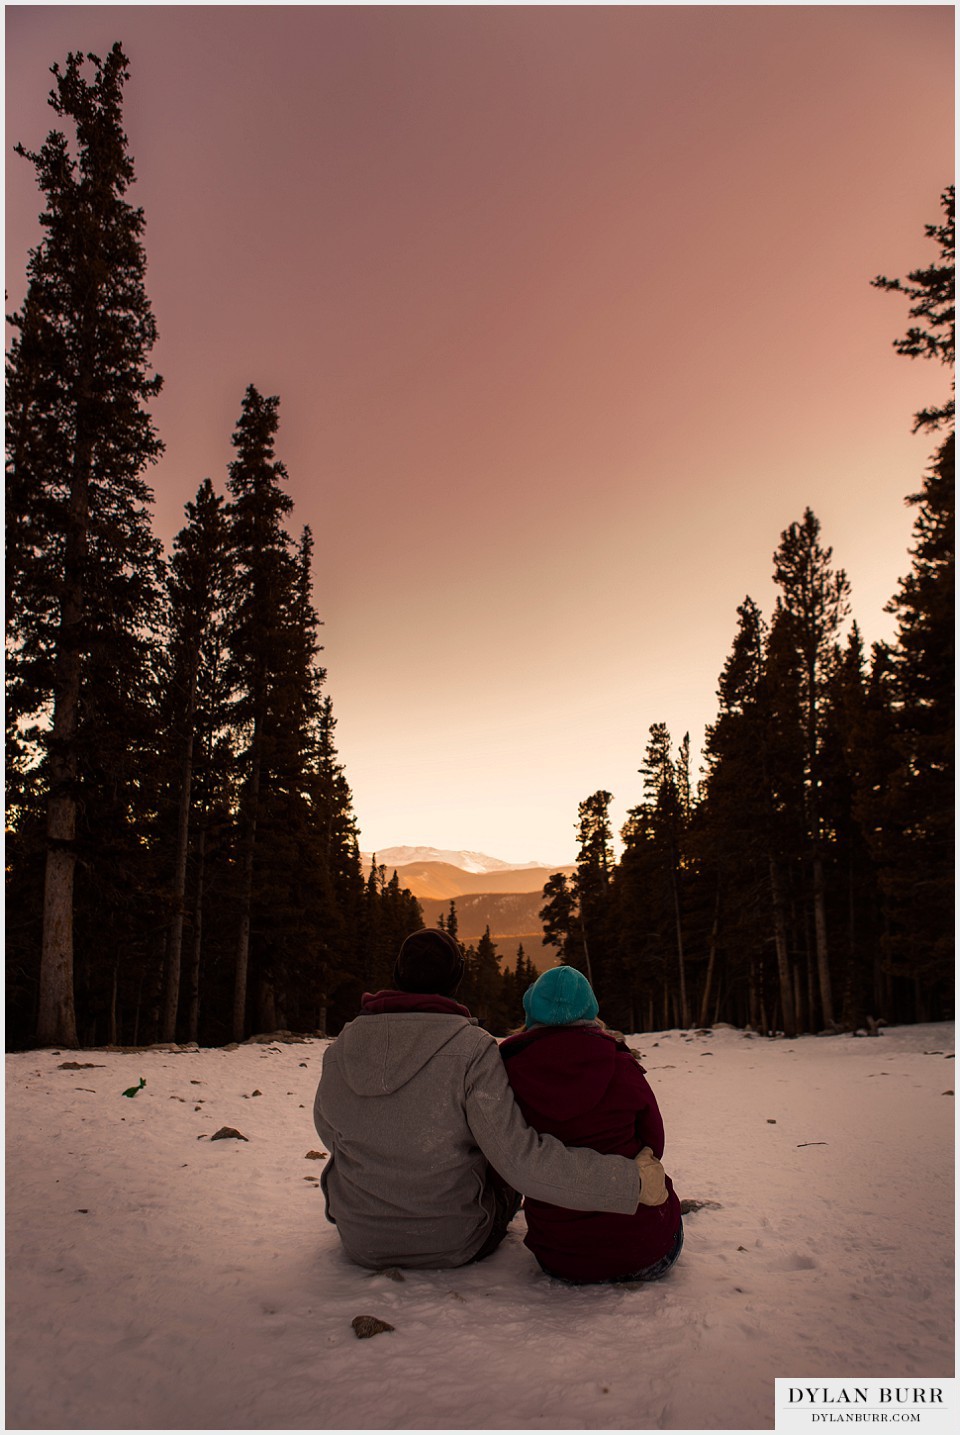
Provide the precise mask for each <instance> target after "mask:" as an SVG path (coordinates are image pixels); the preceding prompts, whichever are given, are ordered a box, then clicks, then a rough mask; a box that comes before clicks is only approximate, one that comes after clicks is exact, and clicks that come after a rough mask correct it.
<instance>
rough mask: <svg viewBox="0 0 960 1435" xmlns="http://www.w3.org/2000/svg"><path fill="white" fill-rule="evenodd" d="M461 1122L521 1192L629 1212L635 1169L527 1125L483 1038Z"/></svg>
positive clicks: (576, 1206)
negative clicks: (463, 1117) (465, 1116)
mask: <svg viewBox="0 0 960 1435" xmlns="http://www.w3.org/2000/svg"><path fill="white" fill-rule="evenodd" d="M465 1097H466V1114H467V1122H468V1124H469V1126H470V1130H471V1131H472V1133H473V1135H474V1138H475V1140H476V1143H477V1145H478V1146H479V1147H480V1150H481V1151H482V1152H483V1154H484V1156H486V1158H487V1160H488V1161H489V1162H490V1164H491V1166H493V1167H494V1168H495V1169H496V1170H497V1171H498V1172H499V1174H500V1175H501V1176H502V1177H503V1179H504V1180H505V1181H506V1182H508V1183H509V1185H511V1186H513V1187H514V1188H515V1189H516V1190H518V1191H522V1192H523V1194H524V1195H525V1196H532V1197H533V1199H534V1200H536V1201H546V1202H548V1203H549V1204H551V1205H554V1206H566V1207H568V1208H569V1209H570V1210H574V1211H614V1212H617V1213H619V1214H620V1215H625V1216H631V1215H633V1213H634V1211H635V1210H636V1209H637V1205H638V1203H639V1198H640V1172H639V1170H638V1169H637V1167H636V1165H635V1164H634V1162H633V1161H632V1160H630V1158H629V1157H626V1156H602V1155H600V1153H599V1152H598V1151H593V1150H591V1149H590V1148H589V1147H586V1146H576V1147H573V1146H564V1145H563V1143H562V1142H560V1141H557V1140H556V1138H555V1137H553V1136H541V1135H539V1134H538V1133H537V1132H536V1131H534V1130H533V1128H532V1127H531V1126H528V1125H527V1123H526V1122H525V1121H524V1119H523V1116H522V1115H521V1113H520V1108H519V1107H518V1106H517V1103H516V1100H515V1098H514V1095H513V1091H512V1089H511V1086H510V1082H509V1081H508V1079H507V1074H506V1071H505V1069H504V1065H503V1062H502V1060H501V1059H500V1052H499V1050H498V1049H497V1044H496V1042H495V1041H492V1040H490V1041H487V1042H484V1043H483V1044H482V1045H481V1046H479V1047H478V1049H477V1053H476V1055H475V1057H474V1058H473V1060H472V1061H471V1062H470V1064H469V1065H468V1067H467V1070H466V1077H465Z"/></svg>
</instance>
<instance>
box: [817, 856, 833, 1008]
mask: <svg viewBox="0 0 960 1435" xmlns="http://www.w3.org/2000/svg"><path fill="white" fill-rule="evenodd" d="M813 929H814V936H815V940H816V946H817V975H818V977H819V982H820V1006H821V1008H822V1011H823V1024H824V1026H826V1027H828V1028H832V1027H834V1026H835V1025H836V1023H835V1022H834V1019H833V991H832V988H831V984H830V957H829V953H828V951H827V912H826V893H825V890H824V880H823V859H822V857H821V856H820V853H819V852H815V853H814V855H813Z"/></svg>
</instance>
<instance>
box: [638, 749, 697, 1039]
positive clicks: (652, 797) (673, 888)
mask: <svg viewBox="0 0 960 1435" xmlns="http://www.w3.org/2000/svg"><path fill="white" fill-rule="evenodd" d="M689 742H690V739H689V735H688V736H687V737H685V739H684V745H683V747H682V749H681V757H682V762H683V763H685V764H686V767H685V771H686V791H685V792H684V790H683V785H682V784H681V781H680V778H679V776H678V768H677V764H676V763H675V762H674V760H673V758H672V756H671V742H670V734H669V732H668V731H667V727H666V724H665V723H653V725H652V726H651V728H650V738H649V741H648V743H647V751H646V756H645V758H644V764H643V767H642V768H641V769H640V771H641V772H642V773H643V786H644V808H645V820H646V824H647V827H648V830H649V832H650V837H651V839H652V842H653V845H654V848H655V849H656V851H657V853H658V856H659V860H660V865H661V871H662V873H663V876H664V878H665V881H666V886H667V890H668V892H669V906H670V910H671V916H672V925H673V938H674V942H675V947H676V959H677V975H678V978H679V996H680V1021H681V1025H682V1026H684V1027H688V1026H689V1025H690V1006H689V1002H688V1000H687V977H686V960H685V956H684V943H683V917H682V912H681V891H680V889H681V881H682V869H683V862H684V838H685V835H686V831H687V825H688V821H689V807H690V790H689V752H690V749H689Z"/></svg>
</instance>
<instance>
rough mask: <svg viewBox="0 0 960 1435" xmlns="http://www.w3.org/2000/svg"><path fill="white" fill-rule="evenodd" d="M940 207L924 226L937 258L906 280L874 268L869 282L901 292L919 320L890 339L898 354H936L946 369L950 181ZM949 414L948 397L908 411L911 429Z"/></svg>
mask: <svg viewBox="0 0 960 1435" xmlns="http://www.w3.org/2000/svg"><path fill="white" fill-rule="evenodd" d="M940 207H941V209H942V210H943V222H942V223H941V224H927V225H925V226H924V230H925V233H926V235H927V238H928V239H933V240H935V241H936V243H937V244H938V245H939V247H940V257H939V261H938V262H936V263H933V264H928V265H927V266H926V267H925V268H922V269H914V270H913V271H912V273H910V274H908V275H907V278H906V280H903V279H888V278H887V277H886V276H885V275H883V274H878V275H877V277H876V279H874V280H873V281H872V283H873V285H874V287H875V288H877V289H886V290H888V291H889V292H890V293H894V294H903V295H904V296H905V297H906V298H907V299H909V300H910V301H911V304H910V317H911V319H919V320H921V321H922V322H921V323H920V324H914V325H912V326H911V327H910V328H909V329H908V330H907V332H906V334H905V335H904V337H903V338H902V339H895V340H894V348H895V349H896V351H897V353H898V354H904V355H906V357H907V358H909V359H916V358H921V359H937V360H939V362H940V363H941V364H946V365H947V367H948V368H950V369H951V370H952V369H953V366H954V363H955V362H956V319H955V314H956V308H955V303H956V301H955V296H954V268H955V264H956V224H955V218H954V187H953V185H952V184H951V185H949V186H948V187H947V188H946V189H945V190H944V191H943V194H942V195H941V196H940ZM952 387H953V384H952V382H951V388H952ZM953 415H954V401H953V399H950V400H948V402H947V403H945V404H938V405H937V406H936V407H934V408H928V409H921V410H920V412H919V413H918V414H915V415H914V422H913V431H914V433H916V432H917V430H918V429H938V428H941V427H942V426H943V425H944V424H948V425H949V426H950V427H951V428H952V426H953Z"/></svg>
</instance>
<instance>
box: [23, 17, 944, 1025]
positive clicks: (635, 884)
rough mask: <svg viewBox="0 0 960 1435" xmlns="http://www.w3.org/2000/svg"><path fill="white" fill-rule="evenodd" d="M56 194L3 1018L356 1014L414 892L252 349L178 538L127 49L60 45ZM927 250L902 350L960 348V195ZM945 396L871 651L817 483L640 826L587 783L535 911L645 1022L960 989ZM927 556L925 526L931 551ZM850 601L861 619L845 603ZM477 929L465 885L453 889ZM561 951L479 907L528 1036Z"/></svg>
mask: <svg viewBox="0 0 960 1435" xmlns="http://www.w3.org/2000/svg"><path fill="white" fill-rule="evenodd" d="M52 73H53V76H54V88H53V90H52V92H51V95H50V104H51V106H52V107H53V110H54V112H55V114H56V116H57V118H58V121H59V122H60V123H62V124H63V125H64V127H65V129H67V130H69V134H66V133H64V132H63V131H62V130H60V129H55V130H53V131H52V132H51V133H50V134H49V135H48V136H47V139H46V142H45V143H44V145H43V146H42V147H41V149H40V150H39V151H38V152H36V153H34V152H29V151H27V150H25V149H24V148H23V147H22V146H18V147H17V153H18V154H19V155H20V156H21V157H22V158H23V159H25V160H26V161H27V162H28V163H30V164H31V165H32V166H33V167H34V170H35V172H36V178H37V183H38V186H39V189H40V191H41V193H42V194H43V196H44V198H45V208H44V210H43V212H42V214H41V219H40V222H41V225H42V227H43V235H42V238H41V240H40V242H39V244H38V245H37V247H36V248H35V249H34V250H32V251H31V253H30V256H29V261H28V267H27V278H28V288H27V293H26V298H25V300H24V302H23V305H22V307H21V308H20V310H19V311H18V312H17V313H16V314H14V315H12V316H10V319H9V322H10V324H11V326H12V330H13V335H12V339H11V343H10V346H9V349H8V352H7V467H6V506H7V534H6V585H7V586H6V600H7V607H6V614H7V619H6V621H7V627H6V698H7V707H6V722H7V727H6V739H7V742H6V751H7V770H6V771H7V849H6V852H7V863H6V871H7V893H6V895H7V926H6V932H7V940H6V971H7V1042H8V1045H9V1046H13V1047H24V1046H30V1045H41V1046H51V1045H55V1046H63V1047H74V1046H77V1045H83V1046H92V1045H99V1044H122V1045H131V1046H136V1045H142V1044H148V1043H153V1042H157V1041H165V1042H170V1041H180V1042H200V1043H202V1044H207V1045H209V1044H219V1043H226V1042H230V1041H241V1040H244V1039H246V1038H247V1037H249V1036H250V1035H251V1034H253V1033H262V1032H272V1031H276V1030H282V1029H288V1030H290V1031H296V1032H325V1031H326V1032H330V1033H334V1032H336V1031H338V1030H339V1028H340V1027H341V1026H342V1025H343V1023H344V1022H345V1021H347V1020H349V1019H350V1018H351V1017H353V1016H354V1015H355V1014H356V1011H357V1009H358V1006H359V1000H360V995H361V993H362V992H363V991H364V990H375V989H376V988H378V987H381V986H385V985H388V984H389V982H390V977H391V973H392V969H393V961H394V958H395V955H396V951H397V948H398V946H399V944H400V942H401V941H402V939H403V937H404V936H405V935H407V933H409V932H410V931H413V930H416V929H417V928H418V927H420V926H421V925H422V923H423V918H422V913H421V910H420V907H419V905H418V903H417V902H416V901H415V899H414V898H413V896H412V895H411V894H410V892H409V891H406V890H405V889H403V888H402V887H401V886H400V883H399V880H398V878H397V874H396V873H395V872H394V873H393V874H392V875H388V873H387V871H386V870H385V869H384V868H383V867H382V866H378V865H376V864H374V866H373V868H372V870H371V871H370V873H369V875H368V876H367V877H366V878H365V877H364V875H363V871H362V868H361V859H360V852H359V845H358V838H357V828H356V822H355V818H354V814H353V805H352V796H351V792H350V787H349V783H348V781H347V777H346V774H345V772H344V770H343V766H342V764H341V763H340V761H339V760H338V756H337V749H336V742H335V728H336V723H335V718H334V714H333V707H332V701H331V698H330V696H329V695H328V694H327V692H326V674H325V671H324V669H323V667H322V664H321V661H320V654H321V647H320V644H319V639H318V630H319V626H320V621H319V617H318V614H317V610H316V607H315V604H314V598H313V591H312V579H311V571H312V555H313V539H312V536H311V533H310V530H309V528H302V529H301V530H299V531H296V532H295V531H294V530H293V525H292V521H291V518H292V512H293V503H292V500H291V499H290V497H289V495H288V493H287V492H286V488H285V483H286V477H287V475H286V471H285V469H284V466H283V464H282V462H281V461H280V460H279V459H278V458H277V456H276V441H277V434H278V430H279V399H278V398H277V397H275V396H274V397H267V396H264V395H262V394H261V393H260V392H258V390H257V389H256V388H255V387H254V386H253V385H252V384H251V385H250V386H249V387H248V388H247V390H246V393H245V394H244V395H243V396H242V398H241V396H239V395H238V399H240V412H239V417H238V419H237V422H236V427H235V430H234V433H233V436H232V443H233V449H234V458H233V461H232V462H231V463H230V464H229V467H228V471H227V476H226V485H225V489H224V491H222V492H220V491H218V490H217V488H216V487H215V486H214V484H213V483H212V482H211V480H210V479H209V478H204V479H203V480H202V482H199V483H198V488H197V491H196V495H195V498H194V499H193V501H192V502H190V503H188V504H187V505H186V511H185V522H184V525H183V527H182V529H181V530H180V532H179V533H178V535H177V536H176V538H175V540H174V543H173V548H172V552H171V553H170V554H166V553H165V552H164V551H163V547H162V545H161V543H160V542H159V540H158V539H157V538H156V537H155V535H154V533H153V530H152V518H151V504H152V497H153V496H152V492H151V489H150V487H149V485H148V483H147V481H146V474H147V472H148V470H149V468H150V466H151V465H152V464H154V463H155V462H156V461H157V459H158V458H159V457H160V455H161V453H162V451H163V444H162V440H161V438H160V436H159V435H158V433H157V432H156V429H155V427H154V425H153V422H152V419H151V417H150V412H149V404H150V401H151V399H153V398H154V397H155V396H156V395H157V393H158V392H159V389H160V386H161V382H162V381H161V379H160V377H159V376H157V375H155V374H153V372H152V371H151V369H150V365H149V356H150V352H151V349H152V347H153V344H154V341H155V338H156V328H155V323H154V319H153V315H152V311H151V307H150V302H149V299H148V296H147V292H146V287H145V272H146V256H145V251H144V246H143V233H144V215H143V212H142V210H140V209H137V208H135V207H134V206H132V205H131V203H130V202H129V200H128V198H127V192H128V190H129V188H130V186H131V184H132V183H133V179H134V171H133V164H132V160H131V158H130V155H129V152H128V146H127V140H126V136H125V134H124V132H123V88H124V85H125V83H126V81H127V77H128V64H127V60H126V58H125V56H124V54H123V52H122V49H121V47H120V46H119V45H115V46H114V47H113V49H112V50H111V52H110V54H109V55H108V56H107V57H106V59H104V60H100V59H98V58H97V57H94V56H83V55H81V54H79V53H77V54H71V55H69V56H68V57H67V59H66V62H65V63H64V65H63V66H62V67H61V66H59V65H54V66H53V68H52ZM942 208H943V217H942V221H941V222H939V223H937V224H932V225H928V226H927V227H926V233H927V236H928V238H929V239H932V240H933V241H934V242H935V244H936V246H937V256H936V258H935V259H934V260H932V261H931V262H929V263H928V264H927V265H926V266H925V267H922V268H920V269H918V270H916V271H915V272H913V273H911V274H910V275H909V276H907V278H906V279H903V280H899V279H893V280H891V279H887V278H885V277H882V276H881V277H880V278H878V279H876V280H874V283H875V284H876V285H877V287H878V288H880V289H886V290H890V291H894V292H897V293H900V294H901V295H903V296H904V297H905V298H906V299H907V300H908V303H909V314H910V318H911V320H912V321H914V322H913V326H912V327H910V328H909V329H908V332H907V334H906V335H905V337H904V338H903V339H901V340H898V341H897V348H898V349H899V350H900V352H902V353H904V354H905V355H908V356H910V357H917V356H919V357H931V358H934V359H935V360H939V361H941V362H942V363H943V364H945V365H952V363H953V359H954V308H953V272H954V195H953V189H952V188H950V189H948V190H946V191H945V192H944V194H943V196H942ZM953 412H954V410H953V403H952V401H951V402H949V403H947V404H944V405H943V406H941V407H938V408H932V409H929V410H924V411H923V412H922V413H920V414H918V415H917V416H916V421H915V428H917V429H925V430H930V431H931V432H935V433H937V447H936V449H935V452H934V453H933V456H932V458H931V462H930V465H929V467H928V469H927V471H926V473H925V474H924V475H923V476H922V479H921V480H920V485H921V486H920V488H919V490H918V492H917V493H916V494H914V495H913V496H912V497H911V498H910V499H909V502H911V503H912V504H914V506H915V508H916V522H915V527H914V544H913V547H912V548H911V550H910V555H909V561H910V567H909V572H908V573H907V576H906V577H904V578H903V579H902V580H901V582H900V584H899V587H898V589H897V592H896V593H895V594H894V595H893V596H892V598H891V600H890V610H891V611H892V612H893V613H895V614H896V617H897V621H898V635H897V639H896V641H895V642H894V643H892V644H875V645H874V646H873V648H872V650H871V652H870V653H869V654H868V653H866V652H865V651H864V648H863V644H862V641H861V638H860V635H859V632H858V630H857V628H856V625H855V624H854V625H853V626H852V627H851V628H849V630H848V629H847V619H848V618H849V616H850V615H849V590H848V584H847V580H846V577H845V575H844V573H843V571H842V570H841V569H839V568H837V567H835V566H834V565H833V562H832V554H831V550H830V549H829V548H828V547H825V546H824V545H823V543H822V541H821V534H820V525H819V523H818V520H817V519H816V517H815V515H814V514H813V513H812V512H811V511H810V510H807V512H806V513H805V514H804V515H803V517H802V519H800V520H798V521H796V522H794V523H792V524H791V525H790V526H789V527H788V528H787V529H786V530H785V531H784V532H783V533H782V535H781V537H780V543H779V547H778V548H777V550H776V553H775V555H774V575H775V579H776V582H777V584H778V587H779V596H778V598H777V602H776V607H775V610H774V612H773V613H772V615H771V616H770V618H769V620H767V619H765V618H764V616H763V615H762V614H761V612H760V611H759V609H758V607H757V605H756V604H755V603H754V602H753V601H752V600H751V599H750V598H749V597H747V598H745V599H744V602H743V604H742V605H741V607H740V609H739V612H738V616H739V622H738V626H737V629H736V632H735V634H734V636H733V644H732V648H731V652H730V656H729V657H728V659H727V661H726V663H725V665H724V668H723V672H722V673H721V675H720V679H719V691H718V700H719V713H718V716H717V719H716V722H715V723H714V724H713V725H712V726H711V728H710V729H709V731H708V736H707V744H706V753H705V759H706V773H705V776H704V778H703V781H702V782H701V783H700V784H699V786H698V787H697V790H696V791H694V790H693V787H692V783H691V777H690V751H689V742H688V740H687V739H684V740H683V742H681V743H679V745H676V744H674V742H673V740H672V739H671V736H670V734H669V733H668V732H667V730H666V728H665V727H664V726H663V725H662V724H655V725H654V726H653V727H651V729H650V735H649V742H648V745H647V748H646V752H645V754H638V763H641V766H640V771H641V772H642V774H643V785H642V786H643V801H642V802H641V804H640V805H639V806H638V807H636V808H635V809H633V811H632V812H631V813H630V815H629V818H628V821H627V824H626V826H625V828H624V831H623V834H622V836H623V842H624V850H623V854H622V856H621V858H620V860H619V861H615V860H614V857H613V833H612V831H611V825H610V818H609V804H610V802H611V800H612V799H611V795H610V794H609V793H606V792H603V791H600V792H596V793H594V794H592V795H591V796H588V797H587V798H586V799H585V801H584V802H583V803H581V805H580V809H579V828H578V831H579V853H578V861H577V868H576V872H575V874H574V875H573V876H572V877H568V876H565V875H563V874H560V873H558V874H556V875H555V876H554V877H552V878H551V879H550V881H549V882H548V884H547V886H546V888H545V889H544V894H543V903H544V905H543V911H542V914H541V915H542V919H543V922H544V934H545V935H544V940H545V941H547V942H552V943H554V944H555V945H556V946H557V948H558V949H559V951H560V953H561V956H562V959H563V960H564V961H567V962H570V963H573V964H574V965H576V966H578V967H580V968H581V969H583V970H584V971H586V972H587V974H588V975H589V977H590V979H591V981H592V982H593V984H594V987H595V988H596V991H597V995H598V997H599V1000H600V1003H601V1011H602V1014H603V1015H604V1017H605V1019H606V1020H607V1021H608V1022H609V1023H610V1024H611V1025H614V1026H618V1027H621V1028H623V1029H624V1030H627V1031H640V1030H644V1029H655V1028H658V1027H662V1026H665V1025H666V1026H677V1025H679V1026H683V1027H688V1026H690V1025H692V1024H694V1023H697V1024H700V1025H706V1024H709V1023H712V1022H716V1021H721V1020H723V1021H728V1022H733V1023H735V1024H737V1025H748V1024H749V1025H750V1026H752V1027H753V1028H754V1029H756V1030H758V1031H764V1032H771V1033H774V1032H783V1033H785V1034H786V1035H792V1034H794V1033H796V1032H799V1031H820V1030H839V1029H848V1030H861V1029H873V1028H874V1026H875V1023H878V1022H882V1021H887V1022H902V1021H914V1020H928V1019H939V1018H944V1017H947V1016H949V1015H951V1014H952V1011H953V681H954V673H953V670H954V631H953V587H954V457H953V442H954V440H953ZM906 564H907V560H906V559H905V566H906ZM844 634H846V636H843V635H844ZM440 921H441V924H442V925H445V926H446V927H447V928H448V930H451V931H453V932H454V934H456V930H457V926H456V923H457V918H456V906H455V904H451V908H450V911H449V912H448V913H447V914H445V915H444V916H443V917H441V919H440ZM533 976H534V967H533V965H532V963H530V961H529V960H528V958H527V957H526V956H525V955H524V954H523V952H522V950H521V952H520V953H519V955H518V960H517V963H516V969H515V970H503V969H502V968H501V960H500V955H499V954H498V953H497V950H496V946H495V944H494V942H493V941H492V939H491V937H490V933H489V931H488V932H487V933H486V934H485V936H484V937H482V938H481V939H480V940H479V942H478V943H477V944H476V946H473V945H471V946H470V947H468V949H467V975H466V979H465V982H464V985H463V988H462V989H461V993H460V997H461V999H462V1000H464V1001H465V1002H466V1003H467V1004H468V1005H470V1006H471V1009H472V1010H473V1011H474V1012H475V1014H476V1015H478V1016H479V1017H480V1018H481V1019H482V1020H483V1021H484V1022H485V1024H486V1025H487V1026H488V1028H489V1029H490V1030H491V1031H494V1032H495V1033H497V1034H502V1033H503V1032H504V1031H505V1030H507V1029H508V1028H509V1027H511V1026H513V1025H516V1024H517V1023H518V1022H519V1021H520V1020H521V1019H522V1011H521V1006H520V998H521V996H522V992H523V990H524V988H525V986H526V985H527V983H528V982H529V981H530V980H532V978H533Z"/></svg>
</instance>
